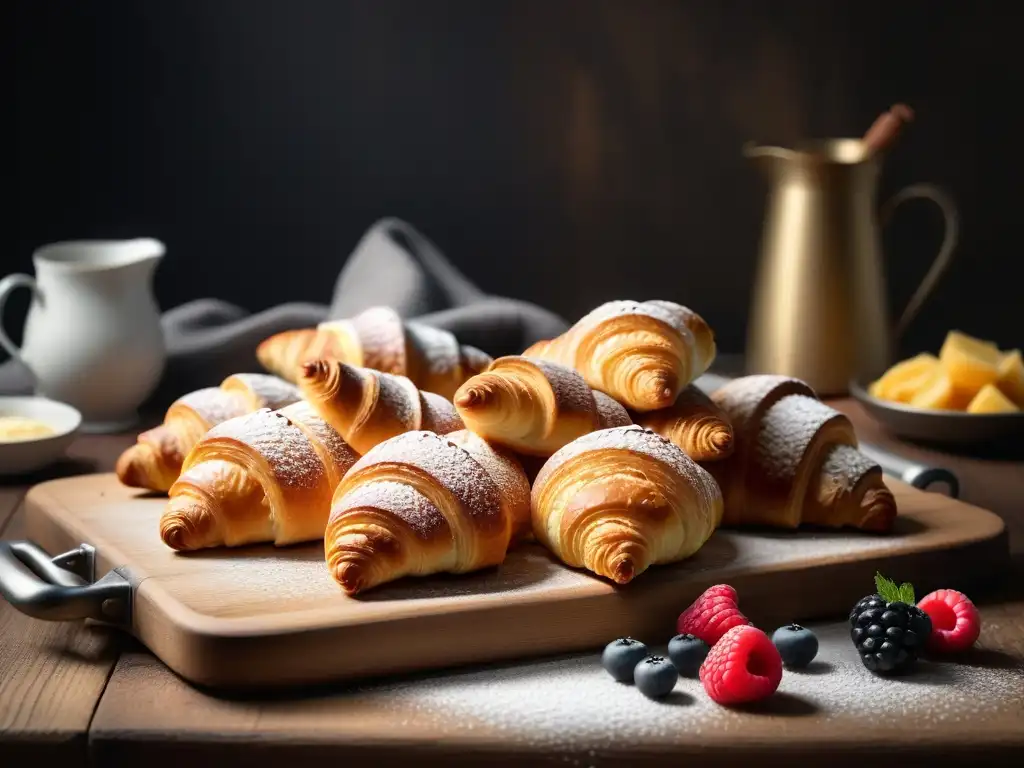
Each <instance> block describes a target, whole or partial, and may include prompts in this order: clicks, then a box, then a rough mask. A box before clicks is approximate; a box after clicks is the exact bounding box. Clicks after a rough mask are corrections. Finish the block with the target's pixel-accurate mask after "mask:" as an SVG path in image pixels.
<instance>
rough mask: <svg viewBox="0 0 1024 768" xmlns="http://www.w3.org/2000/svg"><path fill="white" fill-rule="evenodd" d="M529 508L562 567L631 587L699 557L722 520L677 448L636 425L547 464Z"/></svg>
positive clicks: (702, 477)
mask: <svg viewBox="0 0 1024 768" xmlns="http://www.w3.org/2000/svg"><path fill="white" fill-rule="evenodd" d="M531 507H532V519H533V533H534V536H536V538H537V540H538V541H540V542H541V543H542V544H544V545H545V546H546V547H547V548H548V549H550V550H551V552H552V553H553V554H554V555H555V556H556V557H558V558H559V559H560V560H562V562H564V563H565V564H566V565H569V566H571V567H574V568H586V569H587V570H589V571H592V572H593V573H596V574H597V575H599V576H603V577H605V578H608V579H611V580H612V581H614V582H616V583H617V584H626V583H628V582H630V581H632V580H633V579H634V578H635V577H636V576H638V575H639V574H641V573H643V572H644V571H645V570H647V568H648V567H650V566H651V565H655V564H659V563H672V562H676V561H679V560H683V559H685V558H688V557H690V556H692V555H693V554H694V553H696V552H697V550H699V549H700V548H701V547H702V546H703V545H704V543H705V542H706V541H707V540H708V539H709V538H710V537H711V534H712V533H714V531H715V528H716V527H717V525H718V523H719V520H720V519H721V516H722V493H721V491H720V490H719V487H718V485H717V484H716V483H715V481H714V480H713V479H712V477H711V475H709V474H708V473H707V472H706V471H705V470H703V469H701V467H700V466H699V465H698V464H696V463H695V462H694V461H693V460H692V459H690V457H689V456H687V455H686V454H685V453H683V452H682V450H680V448H679V447H678V446H676V445H673V444H672V443H671V442H669V441H668V440H666V439H665V438H663V437H661V436H660V435H657V434H655V433H654V432H651V431H650V430H646V429H643V428H642V427H639V426H636V425H631V426H628V427H615V428H613V429H604V430H601V431H598V432H591V433H590V434H588V435H584V436H583V437H581V438H578V439H577V440H574V441H573V442H571V443H569V444H568V445H567V446H565V447H564V448H562V449H561V450H560V451H558V452H557V453H556V454H555V455H554V456H552V457H551V458H550V459H548V461H547V463H545V465H544V466H543V467H542V468H541V471H540V474H538V475H537V479H536V480H535V481H534V484H533V493H532V501H531Z"/></svg>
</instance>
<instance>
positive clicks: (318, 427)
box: [281, 400, 359, 482]
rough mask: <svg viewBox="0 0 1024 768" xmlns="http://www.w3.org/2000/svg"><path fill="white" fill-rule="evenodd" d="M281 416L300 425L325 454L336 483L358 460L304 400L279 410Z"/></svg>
mask: <svg viewBox="0 0 1024 768" xmlns="http://www.w3.org/2000/svg"><path fill="white" fill-rule="evenodd" d="M281 414H282V415H283V416H287V418H288V419H289V420H290V421H292V422H294V423H297V424H301V425H302V426H303V427H304V428H305V431H306V433H307V437H309V436H311V437H312V438H313V440H315V441H316V442H317V443H318V444H319V445H320V446H321V447H322V452H323V453H326V458H328V459H329V460H330V461H332V462H333V464H334V469H335V474H336V476H337V481H339V482H340V481H341V478H342V476H343V475H344V474H345V473H346V472H348V470H349V468H350V467H351V466H352V465H353V464H355V463H356V461H358V460H359V454H358V453H356V452H355V451H354V450H353V449H352V447H351V446H350V445H349V444H348V443H346V442H345V439H344V438H343V437H342V436H341V434H339V433H338V432H337V431H336V430H335V429H334V428H333V427H332V426H331V425H330V424H328V423H327V422H326V421H324V420H323V419H322V418H320V415H319V414H318V413H317V412H316V410H315V409H314V407H313V406H312V405H310V404H309V403H308V402H306V401H304V400H300V401H299V402H297V403H294V404H293V405H290V406H287V407H286V408H283V409H282V410H281Z"/></svg>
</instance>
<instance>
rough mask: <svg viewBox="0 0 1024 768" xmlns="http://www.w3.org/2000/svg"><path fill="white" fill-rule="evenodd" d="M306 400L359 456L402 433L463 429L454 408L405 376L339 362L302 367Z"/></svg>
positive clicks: (303, 391) (317, 362)
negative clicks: (419, 387) (417, 386)
mask: <svg viewBox="0 0 1024 768" xmlns="http://www.w3.org/2000/svg"><path fill="white" fill-rule="evenodd" d="M299 388H300V390H301V391H302V395H303V397H304V398H305V399H306V400H307V402H309V403H310V405H312V406H313V408H314V409H315V410H316V412H317V413H319V414H320V416H321V417H323V419H324V420H325V421H326V422H327V423H328V424H330V425H331V426H332V427H334V429H336V430H337V431H338V433H339V434H340V435H341V436H342V437H343V438H344V439H345V442H346V443H348V444H349V445H351V446H352V447H353V448H354V449H355V450H356V451H358V452H359V453H366V452H367V451H369V450H370V449H371V448H373V446H375V445H377V444H378V443H382V442H384V441H385V440H387V439H389V438H392V437H395V436H396V435H400V434H402V433H403V432H412V431H415V430H427V431H429V432H436V433H438V434H442V435H443V434H447V433H449V432H455V431H457V430H460V429H462V420H461V419H460V418H459V414H458V413H456V412H455V406H453V405H452V404H451V403H450V402H449V401H447V400H445V399H444V398H443V397H441V396H440V395H436V394H434V393H433V392H423V391H422V390H419V389H417V388H416V385H415V384H413V383H412V381H410V380H409V379H407V378H406V377H405V376H395V375H393V374H390V373H381V372H380V371H375V370H372V369H370V368H357V367H356V366H353V365H348V364H346V363H342V362H339V361H337V360H314V361H311V362H307V363H304V364H303V366H302V376H301V377H300V379H299Z"/></svg>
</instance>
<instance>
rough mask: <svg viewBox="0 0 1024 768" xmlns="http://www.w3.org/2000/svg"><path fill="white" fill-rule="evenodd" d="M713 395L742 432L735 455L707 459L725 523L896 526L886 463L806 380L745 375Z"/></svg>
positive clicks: (884, 528) (881, 529) (882, 529)
mask: <svg viewBox="0 0 1024 768" xmlns="http://www.w3.org/2000/svg"><path fill="white" fill-rule="evenodd" d="M712 399H713V400H714V401H715V403H717V404H718V405H719V406H720V407H721V408H722V410H724V411H725V413H726V414H727V415H728V417H729V419H730V420H731V421H732V424H733V429H734V430H735V432H736V448H735V450H734V451H733V454H732V456H730V457H729V458H728V459H726V460H725V461H719V462H713V463H711V464H707V465H706V468H707V469H708V471H710V472H711V474H712V475H714V477H715V478H716V479H717V480H718V482H719V484H720V485H721V487H722V491H723V496H724V498H725V514H724V516H723V520H722V524H723V525H731V526H742V525H766V526H775V527H781V528H796V527H797V526H799V525H800V524H801V523H807V524H812V525H819V526H827V527H837V528H838V527H853V528H860V529H863V530H869V531H877V532H885V531H888V530H890V529H891V528H892V525H893V522H894V520H895V518H896V512H897V510H896V500H895V498H894V497H893V495H892V493H891V492H890V491H889V489H888V488H887V487H886V486H885V482H884V480H883V478H882V469H881V467H879V466H878V464H876V463H875V462H873V461H871V460H870V459H868V458H867V457H866V456H865V455H864V454H862V453H861V452H860V451H858V450H857V436H856V434H855V433H854V430H853V425H852V424H851V423H850V420H849V419H848V418H847V417H846V416H845V415H844V414H842V413H840V412H839V411H837V410H835V409H834V408H831V407H829V406H828V405H825V403H822V402H821V401H820V400H818V398H817V395H816V394H815V393H814V391H813V390H812V389H811V388H810V387H809V386H808V385H807V384H805V383H804V382H802V381H799V380H797V379H791V378H786V377H783V376H769V375H758V376H745V377H742V378H739V379H734V380H733V381H730V382H729V383H728V384H725V385H724V386H722V387H721V388H720V389H718V390H717V391H716V392H714V393H713V394H712Z"/></svg>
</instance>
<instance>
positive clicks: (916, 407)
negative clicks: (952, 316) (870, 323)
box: [851, 330, 1024, 448]
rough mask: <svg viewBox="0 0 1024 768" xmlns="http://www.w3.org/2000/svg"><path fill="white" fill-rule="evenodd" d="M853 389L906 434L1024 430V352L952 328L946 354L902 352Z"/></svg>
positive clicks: (957, 436)
mask: <svg viewBox="0 0 1024 768" xmlns="http://www.w3.org/2000/svg"><path fill="white" fill-rule="evenodd" d="M851 394H853V395H854V397H856V398H857V399H858V400H859V401H860V402H861V403H862V404H863V405H864V407H865V408H866V409H867V410H868V411H869V412H870V413H871V415H872V416H874V417H875V419H877V420H878V421H879V422H881V423H882V424H883V425H884V426H885V427H887V428H888V429H889V430H890V431H891V432H893V433H894V434H896V435H897V436H899V437H904V438H907V439H910V440H918V441H923V442H929V443H936V444H942V445H948V446H956V445H959V446H968V445H974V446H980V445H984V444H989V443H1003V442H1007V443H1018V445H1017V447H1018V448H1022V447H1024V446H1022V445H1020V442H1021V439H1022V438H1024V359H1022V357H1021V352H1020V350H1018V349H1014V350H1001V349H999V347H998V346H997V345H996V344H994V343H992V342H990V341H984V340H981V339H977V338H974V337H973V336H969V335H968V334H966V333H963V332H961V331H955V330H954V331H950V332H949V333H948V334H946V339H945V341H944V343H943V345H942V348H941V349H940V351H939V354H938V356H936V355H933V354H931V353H928V352H924V353H921V354H918V355H915V356H914V357H911V358H908V359H906V360H902V361H900V362H898V363H896V364H895V365H894V366H892V367H891V368H889V370H887V371H886V372H885V373H884V374H882V376H880V377H879V378H878V379H876V380H875V381H872V382H870V383H867V384H865V383H863V382H854V383H853V384H851Z"/></svg>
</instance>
